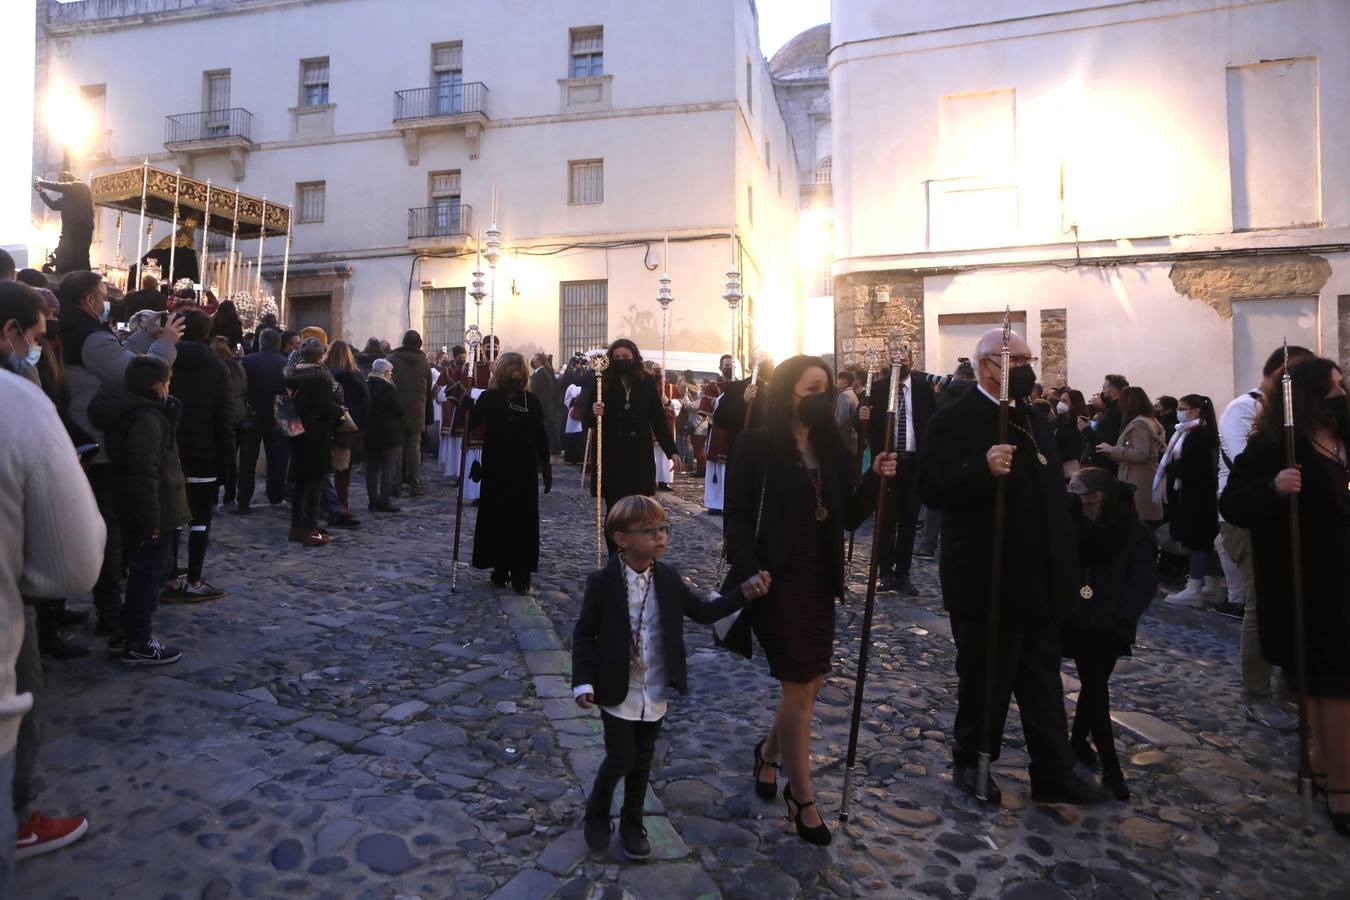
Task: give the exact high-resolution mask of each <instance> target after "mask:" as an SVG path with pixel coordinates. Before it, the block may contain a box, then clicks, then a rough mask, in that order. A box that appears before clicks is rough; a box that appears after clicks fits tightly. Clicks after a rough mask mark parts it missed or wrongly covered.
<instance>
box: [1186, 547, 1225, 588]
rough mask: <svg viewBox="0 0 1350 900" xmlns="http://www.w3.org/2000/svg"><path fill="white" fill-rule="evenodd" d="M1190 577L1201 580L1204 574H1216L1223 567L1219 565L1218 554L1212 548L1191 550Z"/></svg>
mask: <svg viewBox="0 0 1350 900" xmlns="http://www.w3.org/2000/svg"><path fill="white" fill-rule="evenodd" d="M1190 562H1191V568H1190V573H1189V574H1190V577H1191V578H1194V579H1196V580H1197V581H1203V580H1204V578H1205V576H1206V575H1218V574H1219V573H1220V572H1222V571H1223V569H1222V568H1221V567H1220V566H1219V554H1218V553H1216V552H1214V551H1213V550H1192V551H1191V560H1190Z"/></svg>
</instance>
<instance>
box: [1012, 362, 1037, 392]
mask: <svg viewBox="0 0 1350 900" xmlns="http://www.w3.org/2000/svg"><path fill="white" fill-rule="evenodd" d="M1034 387H1036V370H1035V369H1033V368H1031V366H1013V368H1012V369H1010V370H1009V371H1008V396H1009V397H1011V398H1012V399H1014V400H1025V399H1026V398H1027V397H1030V396H1031V390H1032V388H1034Z"/></svg>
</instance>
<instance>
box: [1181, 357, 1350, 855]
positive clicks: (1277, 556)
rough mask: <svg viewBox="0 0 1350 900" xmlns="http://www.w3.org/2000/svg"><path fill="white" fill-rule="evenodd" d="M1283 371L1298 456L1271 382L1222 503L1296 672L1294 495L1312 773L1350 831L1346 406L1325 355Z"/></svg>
mask: <svg viewBox="0 0 1350 900" xmlns="http://www.w3.org/2000/svg"><path fill="white" fill-rule="evenodd" d="M1289 374H1290V375H1291V376H1292V379H1293V384H1292V387H1293V398H1294V460H1295V466H1294V467H1293V468H1289V467H1287V465H1286V463H1285V457H1284V396H1283V392H1282V391H1280V390H1275V391H1271V392H1270V394H1269V395H1267V397H1266V401H1265V402H1266V406H1265V410H1264V412H1262V414H1261V416H1260V418H1258V419H1257V420H1256V432H1255V434H1253V436H1252V439H1251V441H1250V442H1249V443H1248V444H1247V449H1246V450H1245V451H1243V452H1242V454H1241V455H1239V456H1238V458H1237V459H1236V460H1234V461H1233V470H1232V473H1231V474H1230V475H1229V476H1228V484H1227V486H1226V487H1225V488H1224V492H1223V497H1222V499H1221V500H1220V505H1219V508H1220V510H1221V511H1222V512H1223V518H1224V521H1225V522H1232V523H1233V524H1234V525H1237V526H1239V527H1242V528H1250V529H1251V531H1252V563H1253V568H1254V569H1255V570H1256V598H1257V613H1258V615H1257V626H1258V627H1259V628H1260V630H1261V654H1262V655H1263V656H1264V657H1265V658H1266V659H1267V660H1269V661H1270V662H1271V663H1273V664H1275V665H1277V666H1280V667H1281V668H1282V669H1284V672H1285V674H1286V675H1287V676H1288V677H1289V678H1290V679H1291V680H1295V681H1296V680H1297V672H1298V669H1297V666H1296V661H1297V660H1296V654H1295V650H1296V647H1297V642H1298V640H1299V635H1298V634H1297V632H1296V630H1295V619H1294V598H1293V576H1292V572H1293V563H1292V557H1293V554H1292V551H1291V542H1290V516H1289V505H1290V504H1289V498H1290V497H1292V496H1295V495H1297V496H1298V527H1299V538H1300V541H1299V544H1300V546H1299V553H1300V556H1301V559H1302V564H1303V604H1304V606H1303V634H1302V640H1303V643H1304V646H1305V648H1306V650H1305V652H1306V658H1307V668H1308V679H1307V685H1306V689H1307V694H1308V725H1309V731H1310V733H1311V737H1312V777H1313V781H1314V783H1315V784H1316V786H1317V789H1318V791H1319V792H1320V793H1322V794H1324V795H1325V797H1326V803H1327V812H1328V814H1329V815H1330V816H1331V823H1332V825H1333V826H1334V827H1335V829H1336V830H1337V831H1338V832H1340V833H1341V834H1343V835H1346V836H1347V837H1350V456H1347V454H1348V453H1350V451H1347V449H1346V448H1347V445H1350V413H1348V412H1347V410H1346V399H1345V386H1344V383H1343V381H1342V379H1341V370H1340V369H1339V368H1338V367H1337V366H1336V364H1335V363H1334V362H1332V361H1331V360H1329V359H1305V360H1303V361H1301V362H1296V363H1294V364H1293V365H1291V366H1290V367H1289ZM1276 383H1277V384H1278V383H1279V382H1278V380H1277V381H1276ZM1182 405H1185V398H1184V397H1183V398H1182Z"/></svg>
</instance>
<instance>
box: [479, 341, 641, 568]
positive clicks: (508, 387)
mask: <svg viewBox="0 0 1350 900" xmlns="http://www.w3.org/2000/svg"><path fill="white" fill-rule="evenodd" d="M529 381H530V373H529V370H528V369H526V368H525V358H524V357H523V356H521V355H520V354H519V353H503V354H502V355H501V356H499V357H497V369H496V372H495V373H494V374H493V376H492V387H490V388H488V389H487V390H486V391H484V392H483V393H482V394H481V395H480V396H479V398H478V399H477V400H476V401H472V400H469V399H467V398H466V399H465V400H464V401H463V402H464V403H465V404H471V406H469V407H468V409H469V412H468V416H469V424H470V425H471V426H473V427H478V426H482V428H483V462H482V470H483V475H482V482H481V484H482V494H481V495H480V497H479V503H478V524H477V526H476V527H475V528H474V532H473V565H474V568H476V569H491V570H492V583H493V584H495V585H497V586H498V587H506V585H507V584H508V583H509V584H510V585H511V587H513V588H514V589H515V591H516V593H518V594H524V593H527V592H528V591H529V590H530V581H531V577H532V575H533V574H534V573H535V572H537V571H538V570H539V481H540V479H541V478H542V479H543V482H544V493H545V494H547V493H548V492H549V491H551V490H553V465H552V462H551V461H550V459H549V455H548V434H547V433H546V432H545V431H544V407H543V404H541V403H540V402H539V398H538V397H537V396H535V395H534V394H532V393H530V392H529V391H528V390H526V387H527V385H528V384H529ZM647 455H648V456H649V457H650V456H651V454H650V453H649V454H647Z"/></svg>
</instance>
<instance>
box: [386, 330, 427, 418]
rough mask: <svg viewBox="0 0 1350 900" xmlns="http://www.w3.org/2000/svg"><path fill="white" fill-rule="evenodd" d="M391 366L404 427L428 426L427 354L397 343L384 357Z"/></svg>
mask: <svg viewBox="0 0 1350 900" xmlns="http://www.w3.org/2000/svg"><path fill="white" fill-rule="evenodd" d="M386 358H387V359H388V360H389V362H390V363H392V364H393V366H394V387H396V388H398V398H399V400H400V401H401V402H402V403H403V430H404V431H405V432H418V431H421V430H422V429H424V428H426V427H427V409H426V408H427V402H428V400H429V399H430V398H431V364H430V363H428V362H427V355H426V354H425V353H423V352H422V351H421V350H414V349H412V348H411V347H399V348H398V349H397V350H394V351H393V352H391V353H390V354H389V356H388V357H386Z"/></svg>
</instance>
